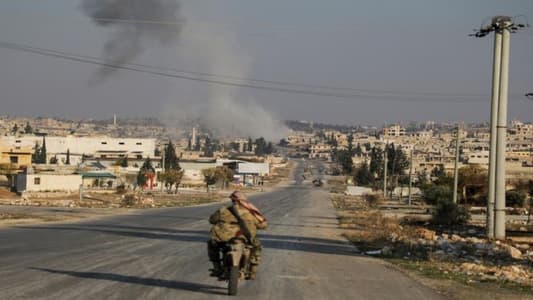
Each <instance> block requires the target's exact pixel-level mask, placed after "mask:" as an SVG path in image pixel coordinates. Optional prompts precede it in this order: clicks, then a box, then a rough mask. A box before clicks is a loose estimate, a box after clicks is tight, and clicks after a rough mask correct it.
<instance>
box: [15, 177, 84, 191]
mask: <svg viewBox="0 0 533 300" xmlns="http://www.w3.org/2000/svg"><path fill="white" fill-rule="evenodd" d="M82 182H83V181H82V176H81V175H80V174H74V175H57V174H18V175H17V180H16V190H17V192H55V191H70V192H75V191H78V190H79V188H80V185H81V184H82Z"/></svg>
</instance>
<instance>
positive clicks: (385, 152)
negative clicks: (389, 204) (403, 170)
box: [383, 143, 389, 199]
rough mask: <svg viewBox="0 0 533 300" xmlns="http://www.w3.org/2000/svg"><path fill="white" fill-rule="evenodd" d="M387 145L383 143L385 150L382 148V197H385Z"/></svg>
mask: <svg viewBox="0 0 533 300" xmlns="http://www.w3.org/2000/svg"><path fill="white" fill-rule="evenodd" d="M388 146H389V143H387V144H385V150H383V157H384V159H383V161H384V166H383V199H387V157H388V155H387V148H388Z"/></svg>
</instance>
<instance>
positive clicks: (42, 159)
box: [39, 136, 46, 164]
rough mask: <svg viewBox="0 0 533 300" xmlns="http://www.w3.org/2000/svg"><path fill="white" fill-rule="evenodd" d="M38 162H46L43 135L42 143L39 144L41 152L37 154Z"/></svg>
mask: <svg viewBox="0 0 533 300" xmlns="http://www.w3.org/2000/svg"><path fill="white" fill-rule="evenodd" d="M39 163H41V164H45V163H46V139H45V138H44V136H43V145H42V146H41V154H40V155H39Z"/></svg>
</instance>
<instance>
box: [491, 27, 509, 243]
mask: <svg viewBox="0 0 533 300" xmlns="http://www.w3.org/2000/svg"><path fill="white" fill-rule="evenodd" d="M511 24H512V23H511V20H510V19H506V20H504V21H503V27H502V28H501V29H499V30H500V31H502V55H501V62H500V63H501V67H500V68H501V69H500V90H499V95H500V96H499V98H500V99H499V100H500V101H499V104H498V123H497V125H496V186H495V187H496V194H495V197H496V198H495V202H494V237H495V238H497V239H502V240H503V239H505V151H506V136H507V88H508V86H509V44H510V38H511V32H510V28H509V26H510V25H511Z"/></svg>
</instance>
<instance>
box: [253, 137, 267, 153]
mask: <svg viewBox="0 0 533 300" xmlns="http://www.w3.org/2000/svg"><path fill="white" fill-rule="evenodd" d="M266 148H267V143H266V141H265V139H264V138H263V137H260V138H258V139H256V140H255V155H257V156H263V155H265V154H267V153H266V152H267V149H266Z"/></svg>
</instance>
